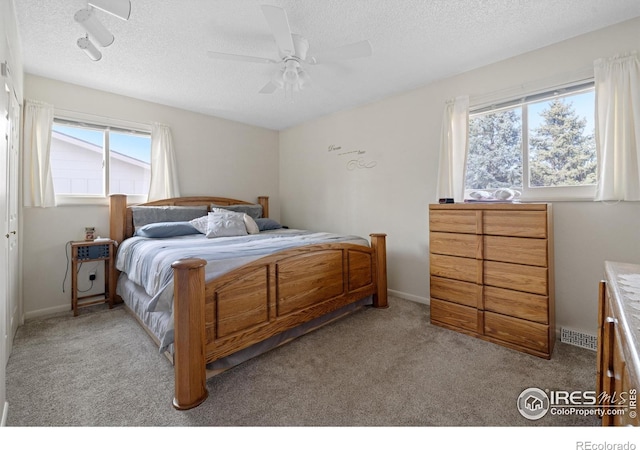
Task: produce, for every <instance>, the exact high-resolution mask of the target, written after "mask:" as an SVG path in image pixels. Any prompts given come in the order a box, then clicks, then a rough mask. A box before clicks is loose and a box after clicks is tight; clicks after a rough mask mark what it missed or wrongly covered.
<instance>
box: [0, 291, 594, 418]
mask: <svg viewBox="0 0 640 450" xmlns="http://www.w3.org/2000/svg"><path fill="white" fill-rule="evenodd" d="M595 364H596V354H595V352H592V351H589V350H585V349H581V348H578V347H574V346H570V345H566V344H562V343H557V344H556V348H555V351H554V353H553V356H552V359H551V360H545V359H541V358H537V357H534V356H530V355H526V354H524V353H520V352H516V351H513V350H510V349H507V348H503V347H501V346H498V345H495V344H492V343H488V342H484V341H481V340H479V339H475V338H472V337H469V336H466V335H463V334H459V333H456V332H453V331H450V330H446V329H443V328H439V327H435V326H432V325H431V324H430V323H429V307H428V306H427V305H422V304H418V303H414V302H410V301H407V300H402V299H398V298H390V308H389V309H383V310H377V309H372V308H366V309H363V310H361V311H358V312H356V313H354V314H352V315H350V316H348V317H345V318H343V319H341V320H339V321H336V322H334V323H332V324H330V325H328V326H325V327H323V328H321V329H319V330H316V331H314V332H312V333H310V334H308V335H305V336H303V337H301V338H298V339H296V340H295V341H293V342H290V343H288V344H286V345H284V346H282V347H280V348H278V349H275V350H272V351H270V352H268V353H267V354H264V355H262V356H260V357H257V358H254V359H252V360H250V361H248V362H246V363H244V364H242V365H240V366H238V367H235V368H233V369H231V370H229V371H227V372H225V373H223V374H220V375H218V376H216V377H213V378H211V379H210V380H209V381H208V383H207V387H208V389H209V398H208V399H207V400H206V401H205V402H204V403H203V404H202V405H201V406H199V407H198V408H195V409H192V410H189V411H176V410H175V409H174V408H173V407H172V405H171V401H172V398H173V369H172V367H171V365H170V364H169V362H168V361H167V360H166V358H165V357H164V356H162V355H160V354H159V353H158V350H157V348H156V347H155V345H154V344H153V342H152V341H151V339H150V338H149V337H148V336H147V335H146V333H145V332H144V331H143V330H142V329H141V328H140V326H139V325H138V324H137V322H136V321H135V319H133V318H132V317H131V316H130V315H129V314H128V313H127V312H126V311H125V310H124V309H123V308H122V307H117V308H114V309H113V310H108V309H105V308H104V306H103V305H100V306H98V307H92V308H87V309H85V310H81V314H80V316H78V317H75V318H74V317H72V316H71V314H64V315H57V316H54V317H48V318H42V319H35V320H31V321H29V322H27V323H26V324H25V325H23V326H21V327H20V328H19V329H18V333H17V336H16V339H15V344H14V348H13V353H12V354H11V356H10V359H9V363H8V367H7V398H8V402H9V416H8V425H9V426H540V425H543V426H597V425H598V424H599V421H598V420H597V419H596V418H595V417H579V416H551V415H547V416H545V417H544V418H542V419H540V420H538V421H530V420H528V419H525V418H524V417H522V416H521V415H520V413H519V412H518V410H517V408H516V401H517V398H518V396H519V395H520V393H521V392H522V391H523V390H524V389H526V388H529V387H538V388H540V389H562V390H569V391H572V390H593V389H594V387H595V376H596V374H595Z"/></svg>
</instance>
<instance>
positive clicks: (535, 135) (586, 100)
mask: <svg viewBox="0 0 640 450" xmlns="http://www.w3.org/2000/svg"><path fill="white" fill-rule="evenodd" d="M594 117H595V94H594V90H593V83H589V84H588V85H586V86H585V85H581V86H580V87H578V88H575V89H568V90H567V91H565V92H562V93H557V92H549V93H544V94H537V95H535V96H532V97H530V98H528V99H527V98H525V99H524V100H520V101H517V102H511V103H508V104H504V105H502V106H499V107H492V108H486V109H484V110H481V111H473V110H472V112H471V114H470V117H469V150H468V155H467V166H466V174H465V190H466V192H467V194H468V193H469V192H471V191H474V190H485V191H489V192H491V191H492V190H495V189H499V188H510V189H516V190H518V191H521V192H522V194H523V195H522V198H523V199H527V200H528V199H531V200H548V199H557V198H565V199H567V200H570V199H576V198H587V197H589V196H592V195H593V192H594V189H595V183H596V168H597V156H596V148H595V127H594Z"/></svg>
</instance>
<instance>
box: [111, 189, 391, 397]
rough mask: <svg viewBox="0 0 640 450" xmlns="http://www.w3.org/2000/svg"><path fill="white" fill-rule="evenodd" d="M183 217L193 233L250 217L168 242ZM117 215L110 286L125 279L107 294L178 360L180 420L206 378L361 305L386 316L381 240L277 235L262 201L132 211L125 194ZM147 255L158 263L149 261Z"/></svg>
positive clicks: (184, 202) (183, 203) (282, 231)
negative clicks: (242, 231)
mask: <svg viewBox="0 0 640 450" xmlns="http://www.w3.org/2000/svg"><path fill="white" fill-rule="evenodd" d="M214 212H215V214H214ZM226 213H228V214H227V215H225V214H226ZM167 214H169V215H170V216H171V214H178V216H175V215H174V216H171V217H169V216H167ZM185 214H186V215H189V214H190V215H191V216H189V217H194V218H193V219H190V220H189V221H188V223H190V224H194V226H196V227H197V228H199V227H198V226H201V225H202V224H203V222H202V220H205V218H206V217H207V216H209V220H211V218H212V217H214V216H215V217H219V216H224V217H227V218H229V217H232V218H233V219H234V220H236V219H238V215H242V216H243V217H244V220H245V224H246V229H247V230H248V231H251V233H248V234H247V235H246V236H245V235H242V236H237V235H233V234H232V233H231V234H226V235H225V234H224V233H223V234H221V235H219V236H216V235H215V234H214V235H213V236H211V235H209V234H206V232H205V230H200V231H201V232H200V233H189V232H187V233H186V234H185V235H177V236H174V235H173V234H171V235H170V236H165V234H164V233H165V231H164V228H163V227H164V226H165V225H167V222H172V223H170V224H168V225H169V228H170V229H171V230H172V231H171V233H174V232H175V230H176V229H178V228H179V227H180V225H181V224H183V223H185V220H183V219H184V218H185V216H184V215H185ZM109 216H110V238H111V239H113V240H114V241H116V243H117V244H118V251H117V257H116V267H117V270H118V273H117V274H115V276H113V277H111V279H112V280H116V278H117V280H118V281H117V286H116V285H115V283H116V282H115V281H113V284H114V285H113V286H110V290H111V291H112V292H116V293H117V295H118V298H119V299H120V300H122V301H123V302H124V303H125V305H126V306H127V309H129V311H130V312H132V313H133V315H134V316H135V317H136V319H137V320H138V321H139V322H140V324H141V325H142V326H143V328H144V329H145V330H146V331H147V332H148V333H149V335H150V336H151V337H152V338H153V339H154V340H155V341H156V343H157V344H158V345H159V349H160V350H161V351H164V352H165V354H167V355H168V356H169V358H170V360H171V361H172V363H173V366H174V373H175V392H174V399H173V406H174V407H175V408H176V409H179V410H186V409H191V408H194V407H196V406H198V405H199V404H201V403H202V402H203V401H205V400H206V398H207V396H208V392H207V389H206V379H207V377H208V376H212V375H215V374H216V373H219V372H220V371H222V370H226V369H227V368H229V367H232V366H234V365H237V364H238V363H240V362H243V361H245V360H247V359H249V358H251V357H253V356H255V355H257V354H260V353H263V352H265V351H268V350H269V349H271V348H274V347H277V346H279V345H282V344H283V343H286V342H288V341H289V340H291V339H293V338H296V337H298V336H300V335H302V334H304V333H307V332H309V331H310V330H313V329H316V328H317V327H319V326H322V325H324V324H326V323H328V322H331V321H333V320H336V319H337V318H339V317H341V316H342V315H344V314H347V313H349V312H351V311H353V310H354V309H356V308H359V307H362V306H363V305H371V306H373V307H376V308H386V307H387V306H388V305H387V276H386V271H387V268H386V235H385V234H383V233H374V234H371V235H370V242H368V241H367V240H365V239H363V238H361V237H358V236H338V235H334V234H332V233H319V232H311V231H307V230H290V229H287V228H281V227H278V225H279V224H277V222H275V221H273V220H269V199H268V197H258V202H257V203H251V202H246V201H242V200H237V199H231V198H226V197H210V196H198V197H180V198H172V199H166V200H159V201H154V202H149V203H145V204H142V205H134V206H129V205H127V198H126V196H125V195H112V196H111V197H110V206H109ZM142 216H144V219H141V217H142ZM247 216H249V217H250V219H249V218H247ZM141 220H143V222H141ZM136 221H137V222H136ZM228 222H230V221H228ZM224 223H225V224H227V222H224ZM250 223H251V224H250ZM274 223H275V224H276V226H272V225H273V224H274ZM258 224H259V225H260V226H259V227H258V228H259V230H258V229H256V230H253V228H254V225H258ZM263 225H264V227H263ZM186 226H188V225H186ZM159 228H161V231H160V232H159V234H153V233H158V231H157V230H158V229H159ZM209 229H210V230H211V222H209ZM147 230H153V231H149V232H150V233H151V234H150V235H147V234H145V233H146V232H147ZM203 233H205V234H203ZM176 234H178V233H177V232H176ZM212 237H215V238H216V239H212ZM158 244H159V246H158ZM223 244H224V245H223ZM143 255H147V256H145V257H146V258H149V261H150V262H144V263H143V262H142V261H143V259H142V258H143ZM145 273H147V274H148V273H153V274H154V276H153V277H150V279H146V278H145V277H146V275H145Z"/></svg>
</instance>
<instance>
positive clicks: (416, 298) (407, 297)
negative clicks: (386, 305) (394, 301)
mask: <svg viewBox="0 0 640 450" xmlns="http://www.w3.org/2000/svg"><path fill="white" fill-rule="evenodd" d="M387 293H388V294H389V295H392V296H394V297H400V298H403V299H405V300H410V301H412V302H416V303H422V304H425V305H429V304H430V302H429V298H427V297H420V296H419V295H413V294H408V293H406V292H402V291H395V290H393V289H387Z"/></svg>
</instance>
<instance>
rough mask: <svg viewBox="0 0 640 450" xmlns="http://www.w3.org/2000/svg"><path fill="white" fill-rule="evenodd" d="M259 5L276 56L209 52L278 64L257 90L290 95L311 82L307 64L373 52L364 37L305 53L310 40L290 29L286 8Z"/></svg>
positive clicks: (214, 55)
mask: <svg viewBox="0 0 640 450" xmlns="http://www.w3.org/2000/svg"><path fill="white" fill-rule="evenodd" d="M261 8H262V13H263V14H264V17H265V19H266V21H267V24H268V25H269V28H270V29H271V33H272V34H273V38H274V40H275V43H276V46H277V47H278V54H279V56H280V59H279V60H275V59H268V58H262V57H256V56H248V55H232V54H229V53H220V52H211V51H210V52H208V54H209V56H210V57H211V58H215V59H220V60H231V61H242V62H253V63H269V64H278V65H279V66H280V67H279V68H278V70H277V71H275V72H274V73H273V74H272V76H271V77H270V80H269V82H267V84H265V85H264V86H263V87H262V89H260V90H259V91H258V92H259V93H260V94H272V93H274V92H275V91H276V90H278V89H282V90H284V91H285V94H286V96H287V97H290V96H292V95H293V93H294V92H297V91H300V90H302V89H305V88H307V87H309V86H311V76H310V75H309V73H308V70H307V67H306V66H310V65H315V64H324V63H332V62H335V61H343V60H349V59H356V58H363V57H367V56H371V55H372V54H373V49H372V48H371V43H370V42H369V41H366V40H365V41H360V42H356V43H354V44H349V45H345V46H343V47H339V48H335V49H331V50H327V51H324V52H321V53H319V54H316V55H307V53H308V51H309V41H307V39H305V38H304V37H303V36H301V35H298V34H293V33H292V32H291V28H290V27H289V19H288V18H287V13H286V11H285V10H284V9H282V8H279V7H277V6H271V5H262V6H261Z"/></svg>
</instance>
